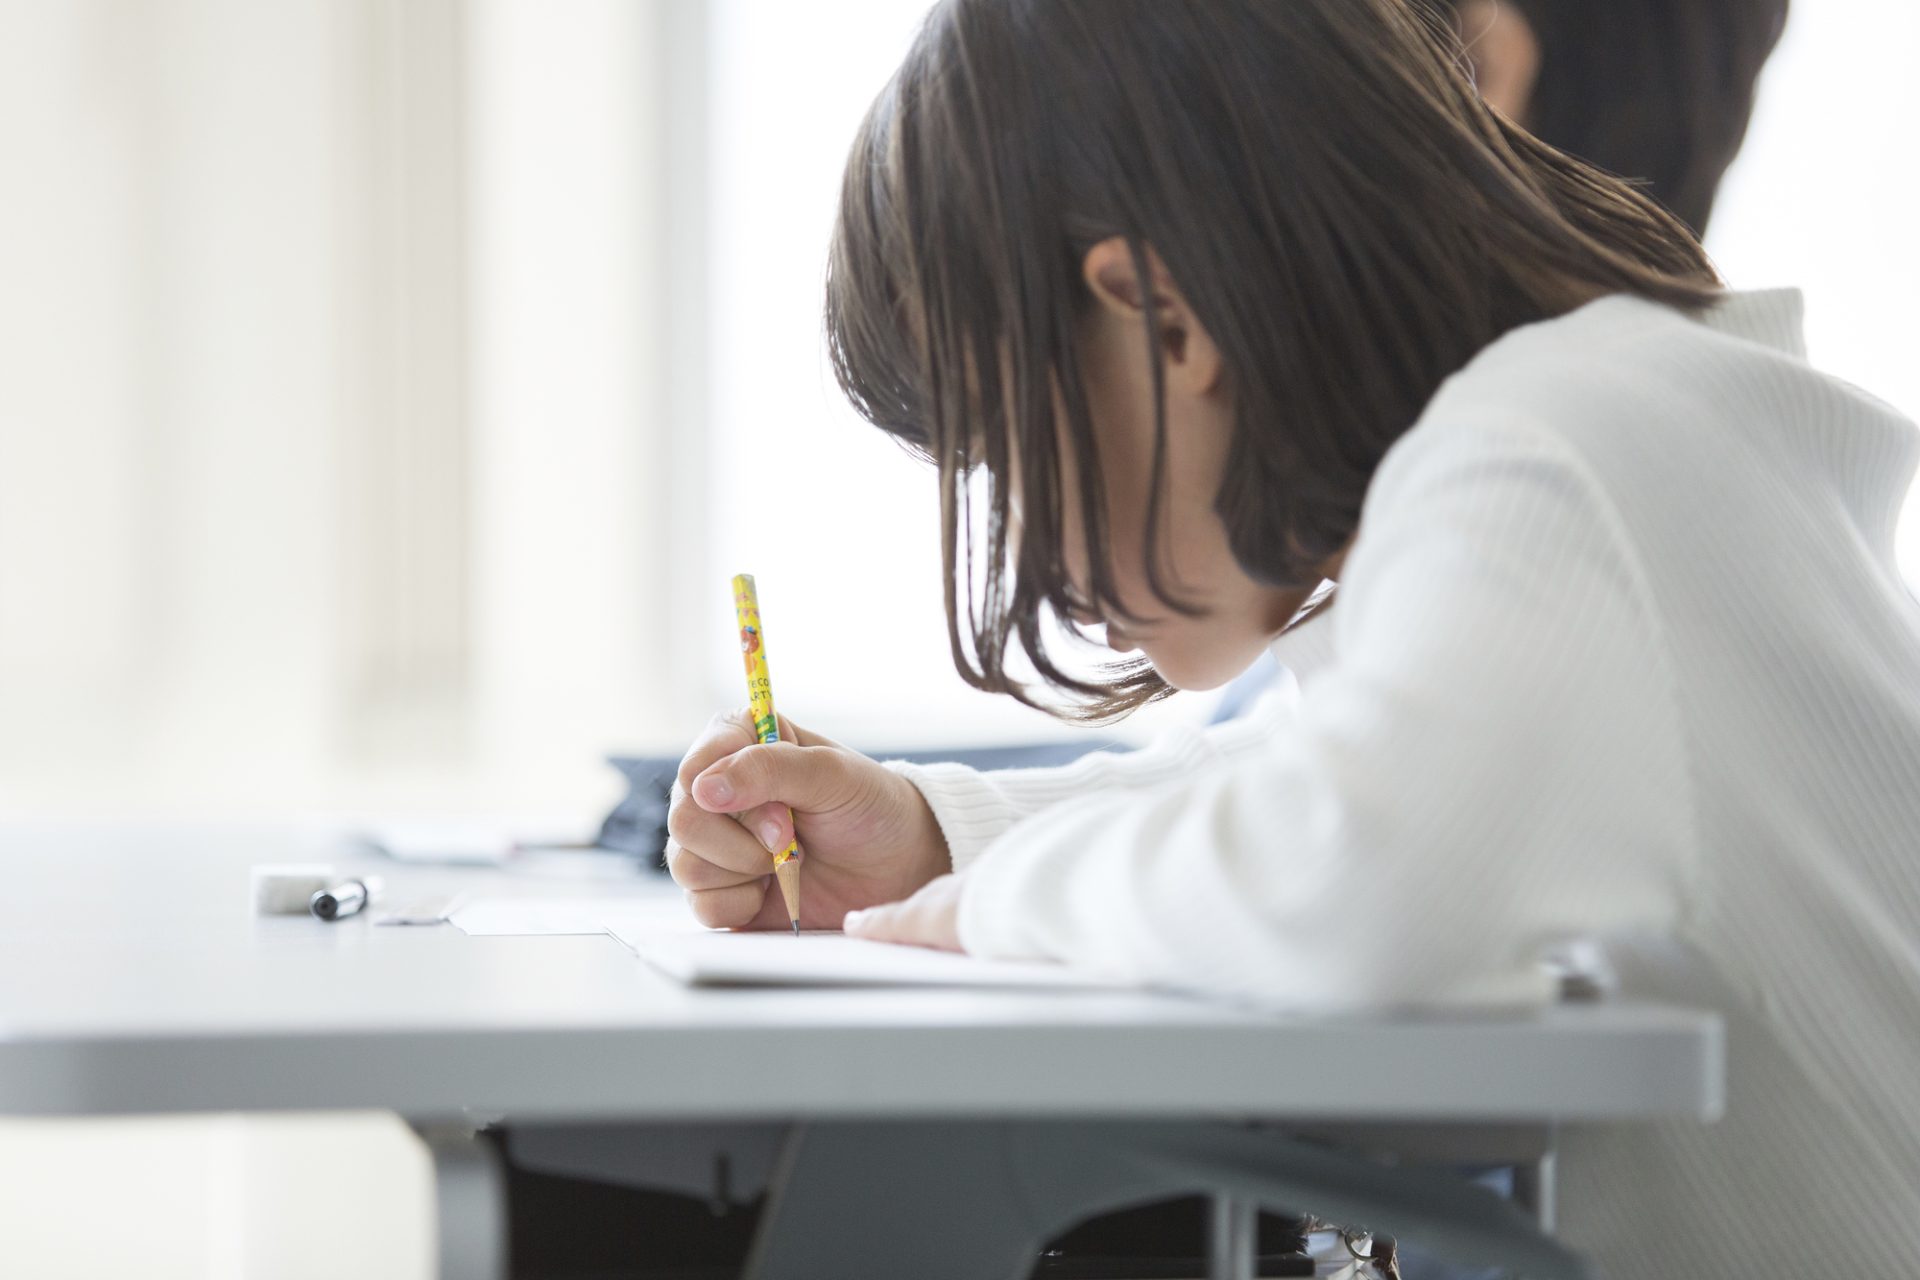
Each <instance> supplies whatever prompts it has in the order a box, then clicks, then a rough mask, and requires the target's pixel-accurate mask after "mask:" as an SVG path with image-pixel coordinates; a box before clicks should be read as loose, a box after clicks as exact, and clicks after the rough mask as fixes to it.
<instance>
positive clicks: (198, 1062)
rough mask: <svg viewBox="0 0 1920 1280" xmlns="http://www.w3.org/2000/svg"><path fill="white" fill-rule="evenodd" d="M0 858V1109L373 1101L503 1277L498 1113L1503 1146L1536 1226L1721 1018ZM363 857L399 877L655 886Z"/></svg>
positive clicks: (57, 856)
mask: <svg viewBox="0 0 1920 1280" xmlns="http://www.w3.org/2000/svg"><path fill="white" fill-rule="evenodd" d="M0 856H4V859H5V862H6V864H7V866H8V868H9V872H10V874H12V875H13V878H14V883H15V886H16V889H17V890H18V892H16V894H15V896H14V897H13V898H12V899H10V900H9V901H7V902H6V903H4V904H0V1114H12V1115H39V1116H49V1115H109V1114H147V1113H163V1112H211V1111H234V1110H249V1111H274V1110H281V1109H299V1110H315V1109H336V1108H337V1109H360V1108H375V1109H384V1110H391V1111H395V1112H398V1113H399V1114H401V1115H402V1116H404V1117H406V1118H407V1119H408V1120H409V1121H410V1122H411V1123H412V1124H413V1125H414V1126H415V1128H416V1129H418V1130H419V1131H420V1132H421V1133H422V1135H423V1137H425V1138H426V1139H427V1141H428V1144H429V1146H430V1147H431V1148H432V1149H433V1151H434V1153H435V1156H436V1160H437V1161H438V1162H439V1168H440V1187H441V1197H442V1211H443V1216H445V1217H446V1219H447V1221H446V1223H445V1229H443V1233H442V1240H443V1241H445V1242H447V1248H446V1250H445V1252H444V1254H443V1260H442V1270H443V1274H445V1275H448V1276H455V1275H490V1274H497V1273H498V1271H499V1265H500V1264H499V1257H500V1235H501V1231H500V1228H499V1226H498V1225H497V1224H498V1217H497V1214H498V1200H497V1180H496V1178H495V1174H494V1172H493V1171H492V1169H491V1166H490V1163H489V1159H488V1157H487V1155H486V1153H485V1151H484V1150H481V1149H478V1148H476V1147H474V1145H473V1144H472V1143H471V1142H470V1141H469V1140H468V1135H471V1134H472V1133H473V1132H474V1131H475V1130H476V1129H478V1128H482V1127H485V1126H488V1125H495V1124H501V1123H503V1122H504V1123H507V1124H508V1125H509V1126H510V1131H511V1132H512V1133H514V1134H515V1135H517V1136H518V1137H519V1139H520V1140H521V1141H523V1142H525V1143H526V1145H527V1150H528V1151H529V1152H531V1153H532V1157H531V1158H536V1159H538V1158H542V1153H543V1152H544V1158H545V1159H547V1160H548V1161H549V1162H557V1163H558V1164H564V1165H567V1166H568V1167H572V1168H576V1169H578V1168H583V1167H603V1168H605V1167H611V1166H614V1165H619V1164H620V1160H619V1159H618V1158H617V1152H616V1153H615V1154H614V1155H612V1156H610V1155H608V1154H607V1151H606V1150H604V1149H602V1148H605V1146H606V1144H605V1143H604V1142H602V1143H601V1144H600V1147H599V1148H596V1146H595V1143H594V1141H593V1140H592V1139H593V1135H595V1134H600V1135H602V1136H603V1137H604V1136H605V1135H608V1134H626V1135H633V1136H634V1140H635V1142H639V1141H640V1139H639V1137H638V1133H637V1128H636V1127H645V1128H646V1130H647V1132H648V1133H650V1134H653V1135H656V1136H657V1137H658V1138H659V1140H660V1141H661V1142H663V1143H665V1145H666V1146H669V1147H670V1146H671V1145H672V1143H671V1140H670V1139H671V1135H673V1134H676V1133H677V1134H685V1133H687V1132H690V1131H691V1130H689V1128H688V1126H689V1125H690V1124H691V1123H693V1122H700V1123H701V1124H702V1126H703V1131H704V1132H707V1133H709V1134H712V1133H731V1134H733V1135H735V1137H734V1138H733V1139H729V1141H735V1142H736V1145H738V1146H739V1148H740V1151H741V1152H742V1153H744V1154H743V1155H742V1157H741V1159H740V1160H739V1161H737V1162H735V1163H734V1165H733V1168H734V1169H735V1171H736V1175H739V1174H740V1171H742V1170H746V1171H751V1170H752V1169H753V1168H754V1167H756V1161H757V1162H758V1165H759V1166H760V1167H761V1168H763V1170H764V1176H765V1177H768V1178H777V1170H776V1169H775V1167H774V1166H775V1165H776V1164H777V1162H778V1160H779V1158H781V1157H780V1155H779V1152H780V1151H781V1150H784V1147H783V1146H782V1143H785V1144H786V1145H791V1143H790V1141H789V1140H787V1139H780V1140H779V1141H778V1142H776V1141H774V1139H772V1138H769V1136H768V1135H769V1134H773V1135H775V1136H776V1137H777V1136H778V1135H780V1134H783V1133H788V1132H790V1131H791V1130H790V1126H792V1125H793V1124H794V1122H797V1121H800V1122H805V1125H806V1126H807V1131H808V1132H810V1133H811V1134H813V1135H815V1137H814V1148H813V1149H814V1150H821V1149H824V1148H823V1146H822V1144H823V1142H824V1141H825V1140H824V1139H821V1138H820V1137H819V1136H818V1135H820V1134H823V1133H825V1134H833V1133H836V1132H837V1133H843V1134H844V1133H852V1132H855V1131H856V1130H857V1128H858V1126H861V1125H868V1126H871V1125H873V1124H876V1123H882V1122H888V1123H895V1124H898V1123H902V1122H911V1123H912V1124H915V1125H919V1126H921V1127H922V1129H923V1131H924V1132H927V1133H932V1132H935V1131H936V1130H937V1131H939V1132H943V1133H948V1132H959V1131H958V1130H954V1129H952V1128H951V1126H952V1125H953V1124H954V1123H956V1122H958V1123H962V1124H965V1125H976V1126H977V1125H991V1124H1000V1125H1011V1126H1016V1127H1017V1126H1026V1127H1025V1128H1022V1129H1020V1131H1019V1133H1020V1135H1024V1136H1020V1137H1019V1138H1018V1140H1019V1141H1027V1140H1029V1139H1030V1138H1031V1136H1032V1135H1033V1134H1035V1133H1044V1134H1050V1135H1053V1137H1055V1138H1059V1137H1060V1136H1061V1135H1062V1134H1065V1133H1066V1130H1063V1129H1059V1128H1057V1126H1059V1125H1062V1124H1068V1125H1075V1126H1078V1127H1077V1128H1076V1129H1075V1130H1074V1132H1075V1133H1079V1134H1096V1133H1098V1132H1099V1131H1101V1130H1103V1129H1110V1128H1112V1127H1113V1126H1116V1125H1125V1124H1139V1123H1163V1124H1166V1123H1179V1122H1187V1123H1191V1124H1217V1123H1218V1122H1220V1121H1223V1120H1231V1121H1259V1122H1264V1123H1266V1124H1269V1125H1271V1126H1275V1127H1277V1128H1280V1129H1284V1130H1285V1131H1286V1132H1287V1133H1289V1134H1294V1135H1304V1136H1307V1137H1309V1138H1311V1139H1312V1140H1314V1141H1316V1142H1334V1143H1338V1144H1340V1145H1341V1146H1343V1147H1345V1148H1347V1149H1350V1150H1355V1151H1361V1152H1368V1151H1375V1152H1386V1151H1391V1152H1393V1153H1394V1154H1395V1155H1396V1156H1397V1157H1398V1158H1400V1159H1401V1160H1402V1161H1407V1162H1416V1161H1433V1162H1461V1161H1486V1162H1501V1163H1515V1164H1519V1165H1522V1166H1524V1167H1525V1168H1526V1169H1527V1170H1529V1172H1528V1174H1527V1176H1526V1178H1525V1180H1524V1182H1523V1188H1522V1189H1523V1191H1524V1192H1525V1193H1526V1194H1527V1195H1528V1199H1529V1202H1530V1204H1531V1205H1532V1207H1533V1208H1534V1210H1535V1211H1536V1213H1537V1214H1538V1216H1539V1220H1540V1221H1541V1223H1542V1225H1543V1226H1545V1227H1547V1228H1549V1229H1550V1228H1551V1222H1552V1199H1551V1160H1552V1146H1553V1143H1552V1137H1553V1132H1554V1129H1555V1127H1556V1126H1557V1125H1560V1124H1563V1123H1572V1122H1598V1121H1631V1120H1637V1119H1644V1118H1649V1117H1655V1116H1673V1115H1681V1116H1689V1117H1694V1118H1697V1119H1699V1120H1701V1121H1710V1120H1712V1119H1714V1118H1716V1117H1717V1116H1718V1115H1719V1113H1720V1110H1721V1108H1722V1105H1723V1063H1722V1048H1721V1033H1720V1025H1719V1021H1718V1019H1717V1018H1716V1017H1715V1016H1714V1015H1712V1014H1708V1013H1702V1012H1697V1011H1691V1010H1685V1009H1676V1008H1668V1007H1660V1006H1651V1005H1634V1004H1598V1005H1587V1006H1567V1007H1561V1008H1556V1009H1550V1010H1546V1011H1544V1012H1541V1013H1539V1014H1536V1015H1526V1016H1464V1015H1449V1016H1440V1015H1434V1016H1426V1017H1418V1018H1409V1017H1400V1018H1348V1019H1304V1018H1295V1019H1284V1018H1270V1017H1264V1016H1259V1015H1255V1014H1251V1013H1246V1012H1242V1011H1237V1010H1232V1009H1226V1008H1220V1007H1215V1006H1209V1005H1206V1004H1202V1003H1197V1002H1191V1001H1186V1000H1178V999H1172V998H1166V997H1161V996H1156V995H1147V994H1127V993H1100V994H1087V993H1045V992H965V991H886V990H874V991H785V992H777V991H754V990H713V991H694V990H687V989H685V988H683V987H680V986H678V985H677V984H675V983H673V982H671V981H669V980H667V979H665V978H663V977H661V976H660V975H658V974H656V973H654V972H652V971H651V970H649V969H648V968H646V967H645V966H644V965H642V964H640V963H639V962H638V961H636V960H635V959H634V958H633V957H632V956H631V955H630V954H629V953H628V952H627V951H626V950H625V949H624V948H623V947H621V946H620V945H619V944H618V943H617V942H615V941H614V940H612V939H611V938H607V937H588V936H582V937H533V938H521V937H509V938H470V937H467V936H466V935H464V934H461V933H459V932H457V931H456V930H453V929H451V928H449V927H444V926H443V927H438V928H428V929H402V928H375V927H373V926H372V925H371V924H370V923H369V921H368V919H367V918H366V917H360V918H356V919H353V920H348V921H344V922H341V923H338V924H334V925H324V924H321V923H319V922H317V921H312V920H307V919H300V918H290V919H256V918H254V917H252V916H251V915H250V914H249V912H248V910H247V894H246V872H247V868H248V866H249V864H251V863H253V862H267V861H289V860H298V859H300V858H301V857H303V856H306V857H310V856H312V849H311V846H310V844H309V845H306V846H303V844H302V842H301V841H300V840H299V839H296V838H295V837H293V836H291V835H290V834H289V833H288V832H287V830H286V829H284V828H279V827H263V828H254V829H244V828H225V829H210V828H204V827H198V828H196V827H178V828H172V829H164V828H153V827H122V826H112V825H91V826H84V827H19V826H15V827H10V828H0ZM332 860H334V861H336V862H337V863H339V864H341V865H342V866H343V867H345V866H348V865H352V860H351V859H349V858H345V857H341V856H338V855H337V854H336V856H334V858H333V859H332ZM358 865H360V866H362V867H367V866H371V865H374V864H370V863H365V862H362V863H360V864H358ZM156 869H159V870H156ZM537 869H538V868H532V869H530V870H537ZM569 869H571V868H569ZM380 870H381V871H382V872H383V873H384V874H385V875H386V876H387V878H388V882H389V892H390V896H391V897H392V898H406V897H411V896H416V895H420V894H427V893H432V892H438V891H444V890H448V889H452V888H459V889H461V890H462V891H464V892H467V893H469V894H472V895H475V896H495V895H507V894H517V895H543V896H574V897H577V896H584V895H586V894H589V893H599V894H605V895H607V896H609V897H612V898H625V897H644V896H647V895H652V894H658V893H660V892H662V888H661V886H660V885H659V884H658V883H657V882H655V881H653V880H651V879H648V878H646V877H643V876H633V877H629V878H625V879H617V880H604V879H602V880H592V881H582V882H571V881H568V880H563V879H560V880H556V879H542V878H538V877H537V876H532V875H528V874H505V873H501V872H493V871H485V872H473V871H448V870H437V869H425V868H405V867H398V866H391V865H388V866H382V867H380ZM769 1064H778V1070H777V1072H775V1071H771V1070H770V1069H769ZM940 1126H948V1127H947V1128H940ZM1047 1126H1056V1127H1055V1128H1051V1129H1049V1128H1047ZM896 1132H897V1131H896ZM1007 1132H1008V1133H1009V1134H1012V1133H1013V1132H1014V1130H1013V1129H1011V1128H1010V1129H1008V1130H1007ZM1169 1132H1170V1130H1169ZM1009 1140H1013V1139H1011V1138H1010V1139H1009ZM1075 1140H1078V1139H1075ZM627 1145H628V1146H629V1147H631V1146H632V1145H633V1144H631V1143H629V1144H627ZM569 1152H570V1153H572V1154H570V1155H569V1154H568V1153H569ZM753 1153H758V1154H753ZM583 1162H584V1163H583ZM703 1176H704V1175H703ZM1221 1203H1222V1208H1221V1210H1220V1213H1219V1217H1218V1237H1219V1239H1220V1240H1221V1242H1222V1248H1223V1251H1229V1252H1230V1251H1231V1249H1234V1248H1243V1247H1244V1238H1245V1232H1246V1230H1247V1229H1248V1227H1247V1224H1248V1223H1249V1222H1250V1220H1251V1219H1250V1214H1249V1213H1248V1212H1247V1210H1246V1205H1247V1201H1246V1199H1245V1198H1244V1197H1241V1198H1238V1199H1236V1198H1235V1197H1234V1196H1232V1195H1228V1196H1227V1197H1226V1198H1225V1199H1223V1200H1222V1202H1221ZM1236 1239H1238V1240H1241V1241H1242V1244H1241V1245H1232V1244H1231V1243H1230V1242H1231V1241H1233V1240H1236ZM766 1274H769V1275H771V1274H773V1273H772V1272H767V1273H766Z"/></svg>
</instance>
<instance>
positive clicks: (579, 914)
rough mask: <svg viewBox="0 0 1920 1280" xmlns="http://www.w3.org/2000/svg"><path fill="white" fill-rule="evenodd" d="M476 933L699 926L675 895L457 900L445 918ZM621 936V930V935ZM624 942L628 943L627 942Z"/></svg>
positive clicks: (639, 931) (636, 931)
mask: <svg viewBox="0 0 1920 1280" xmlns="http://www.w3.org/2000/svg"><path fill="white" fill-rule="evenodd" d="M447 919H448V921H449V922H450V923H452V924H453V926H454V927H455V928H457V929H459V930H461V931H462V932H463V933H468V934H472V935H473V936H475V937H482V938H492V937H507V936H513V935H521V936H526V935H579V934H594V933H613V932H615V931H616V930H623V931H625V933H631V934H633V935H635V936H647V935H651V934H655V933H661V932H681V933H685V932H691V931H694V930H698V929H699V928H700V925H699V923H698V922H697V921H695V920H694V918H693V916H692V915H691V914H690V913H689V912H688V911H687V908H686V904H685V903H684V902H682V901H681V900H680V899H679V898H678V897H669V896H666V895H662V896H661V897H658V898H649V899H641V900H635V899H632V898H492V899H480V900H477V901H471V902H463V903H461V904H460V905H459V906H458V907H457V908H455V910H454V911H453V913H452V914H451V915H449V916H448V917H447ZM622 941H625V934H624V933H623V934H622ZM628 945H632V944H631V943H629V944H628Z"/></svg>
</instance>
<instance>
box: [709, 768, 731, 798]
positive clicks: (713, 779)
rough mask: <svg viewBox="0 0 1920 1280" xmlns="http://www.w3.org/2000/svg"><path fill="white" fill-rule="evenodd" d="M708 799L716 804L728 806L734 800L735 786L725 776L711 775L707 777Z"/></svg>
mask: <svg viewBox="0 0 1920 1280" xmlns="http://www.w3.org/2000/svg"><path fill="white" fill-rule="evenodd" d="M706 784H707V799H709V800H711V801H713V802H714V803H715V804H726V803H727V802H729V801H730V800H732V799H733V784H732V783H731V782H728V781H727V779H726V775H725V774H719V773H710V774H708V775H707V777H706Z"/></svg>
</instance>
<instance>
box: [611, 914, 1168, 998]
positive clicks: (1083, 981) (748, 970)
mask: <svg viewBox="0 0 1920 1280" xmlns="http://www.w3.org/2000/svg"><path fill="white" fill-rule="evenodd" d="M608 932H609V933H611V934H613V936H614V937H616V938H618V939H620V941H621V942H624V943H625V944H626V945H627V946H629V947H631V948H632V949H633V952H634V954H635V955H638V956H639V957H640V958H641V959H642V960H645V961H646V962H647V963H649V964H651V965H653V966H654V967H655V968H657V969H659V970H661V971H662V972H664V973H666V974H668V975H669V976H671V977H675V978H678V979H679V980H680V981H682V982H686V983H692V984H695V985H700V986H755V987H874V986H918V987H1056V988H1058V987H1092V988H1100V989H1116V988H1128V987H1131V986H1132V985H1133V984H1131V983H1127V982H1122V981H1120V980H1118V979H1114V978H1101V977H1095V976H1092V975H1089V974H1085V973H1079V972H1076V971H1075V970H1072V969H1067V968H1063V967H1062V966H1060V965H1055V964H1029V963H1025V962H1017V961H1011V960H982V959H979V958H977V957H974V956H963V955H956V954H954V953H953V952H951V951H929V950H927V949H926V948H924V947H900V946H893V945H891V944H888V943H884V942H868V941H866V940H865V939H862V938H849V937H847V936H846V935H845V934H842V933H803V934H801V935H799V936H798V937H795V936H794V935H793V934H790V933H713V932H706V931H701V932H664V931H660V930H655V929H632V928H624V929H623V928H621V927H618V926H611V927H609V929H608Z"/></svg>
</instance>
